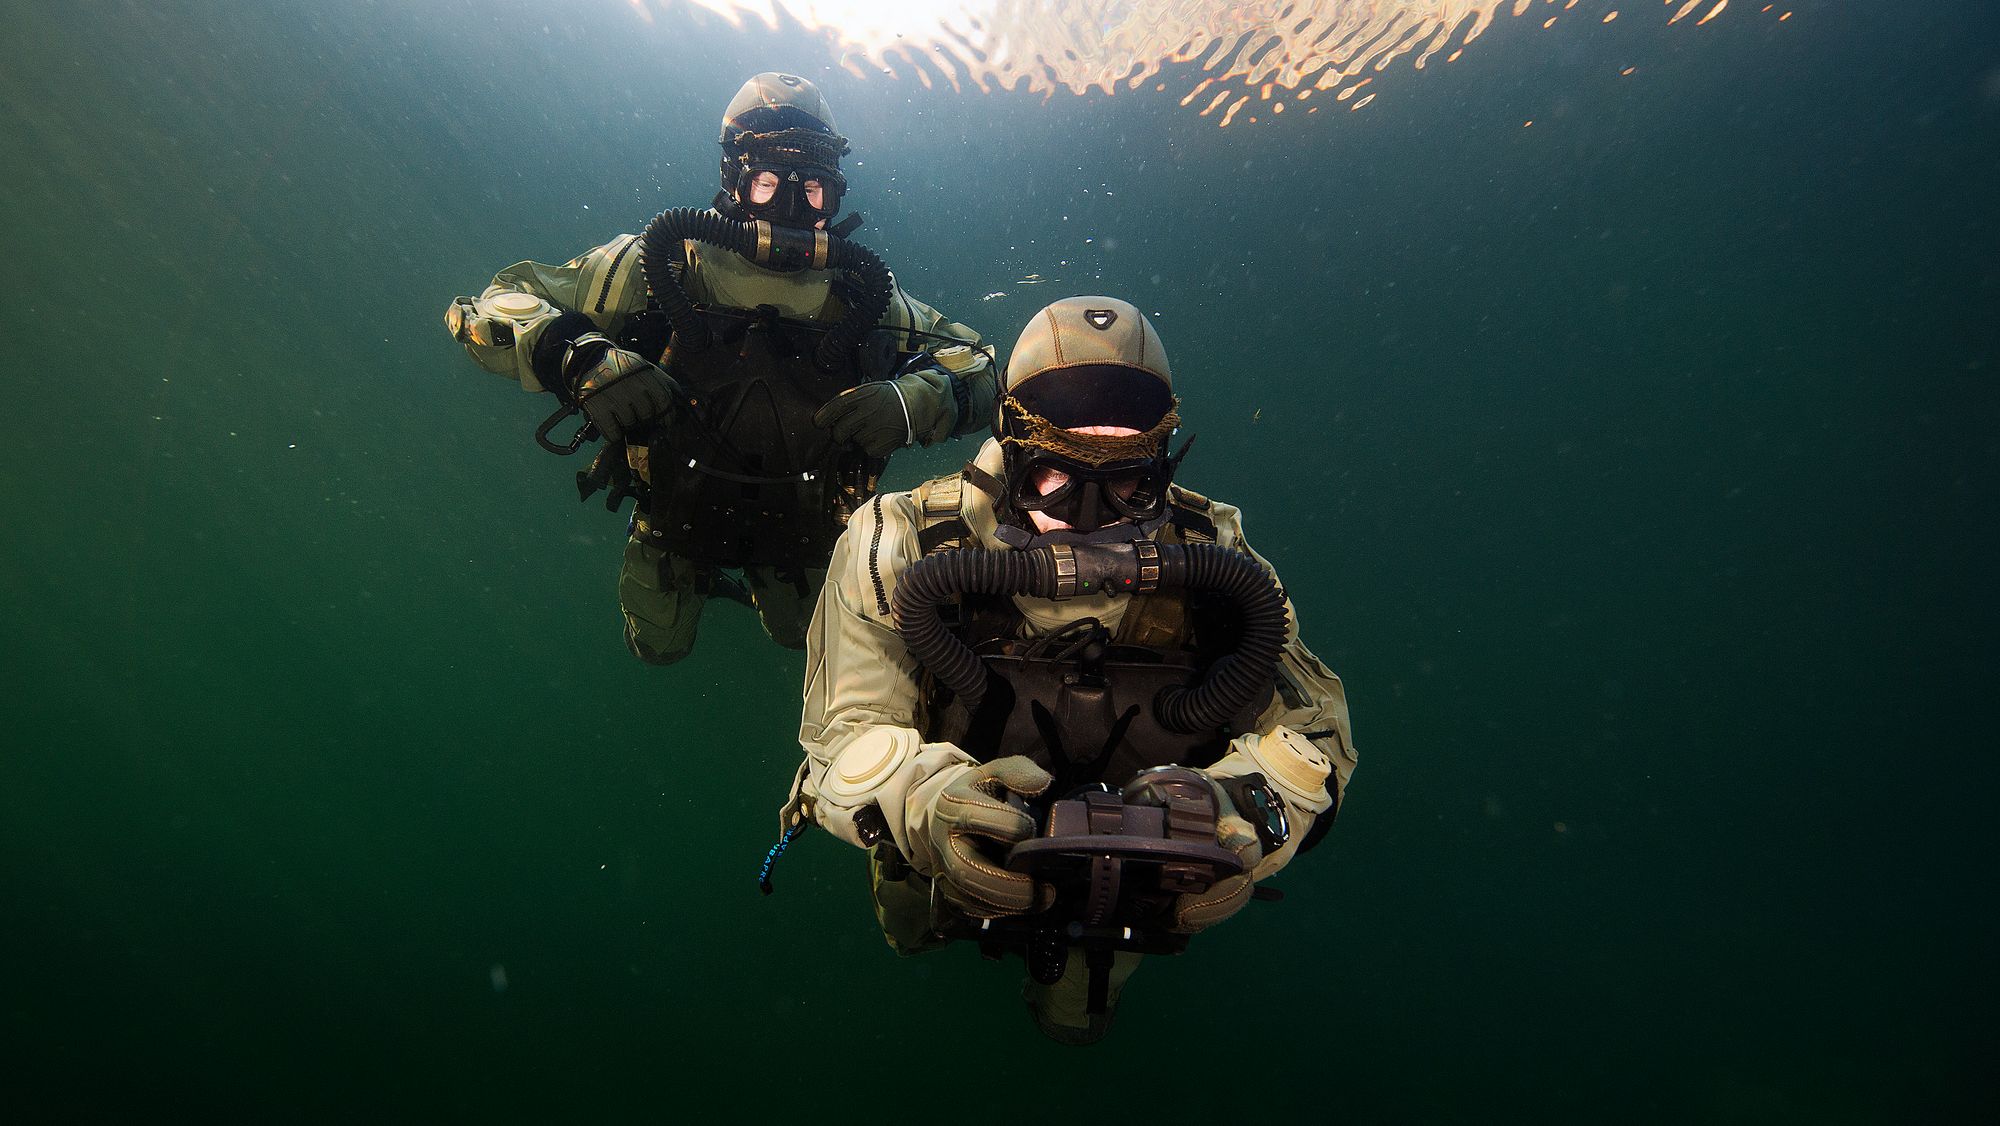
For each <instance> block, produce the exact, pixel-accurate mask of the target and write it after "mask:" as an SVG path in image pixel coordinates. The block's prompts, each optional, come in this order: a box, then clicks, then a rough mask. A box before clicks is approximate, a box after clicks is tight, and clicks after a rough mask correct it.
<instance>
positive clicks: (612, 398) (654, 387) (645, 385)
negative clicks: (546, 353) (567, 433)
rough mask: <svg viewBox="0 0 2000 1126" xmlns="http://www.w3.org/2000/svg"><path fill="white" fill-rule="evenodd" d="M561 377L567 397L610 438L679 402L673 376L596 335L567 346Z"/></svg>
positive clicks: (657, 418)
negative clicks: (567, 391) (568, 392)
mask: <svg viewBox="0 0 2000 1126" xmlns="http://www.w3.org/2000/svg"><path fill="white" fill-rule="evenodd" d="M562 378H563V383H564V385H565V386H567V387H568V388H569V391H570V401H571V402H572V403H574V404H576V406H577V407H579V408H581V409H582V411H583V413H584V414H586V415H589V416H590V421H591V423H592V424H593V425H595V426H596V427H597V432H598V433H600V434H602V435H604V437H605V439H606V440H607V441H612V442H622V441H624V440H625V439H626V436H627V435H629V434H631V433H632V432H633V431H634V430H637V429H641V428H643V427H646V426H648V425H651V424H652V423H655V422H658V421H660V420H661V419H663V418H667V417H669V416H671V415H672V414H673V413H674V411H675V410H676V409H677V408H678V407H679V404H680V401H681V389H680V385H679V384H677V383H675V382H674V381H673V377H671V376H669V375H668V374H667V373H666V372H664V371H661V370H660V369H659V368H657V367H655V366H654V365H652V364H649V363H647V362H646V360H645V358H644V357H642V356H640V355H639V354H638V353H637V352H628V351H626V350H625V349H623V348H620V347H617V346H616V345H614V344H612V343H611V341H609V340H607V339H605V338H604V337H602V336H599V335H598V334H596V333H588V334H586V335H584V336H581V337H578V338H577V340H576V342H575V343H574V344H571V345H570V346H569V350H568V352H567V353H565V354H564V356H563V364H562Z"/></svg>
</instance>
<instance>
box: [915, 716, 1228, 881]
mask: <svg viewBox="0 0 2000 1126" xmlns="http://www.w3.org/2000/svg"><path fill="white" fill-rule="evenodd" d="M1054 781H1055V779H1054V778H1052V777H1050V776H1049V772H1048V771H1046V770H1043V769H1042V768H1041V767H1039V766H1036V765H1035V764H1034V762H1033V761H1032V760H1030V759H1028V758H1025V757H1023V756H1021V755H1013V756H1010V757H1007V758H1002V759H995V760H993V761H992V762H988V763H982V764H979V765H976V766H962V767H960V768H959V773H958V776H957V777H955V778H953V779H952V780H951V781H950V782H948V783H946V784H945V786H944V788H943V789H941V790H939V791H937V797H936V798H935V799H934V800H933V801H932V804H931V808H930V811H929V812H930V816H929V818H928V821H929V824H928V825H927V826H925V829H924V832H923V834H922V836H921V837H919V838H918V840H917V841H915V842H912V843H915V844H917V845H918V851H919V852H927V853H929V855H928V856H921V855H920V856H916V857H912V858H911V859H912V860H913V861H914V862H915V863H916V865H917V868H918V870H919V871H925V870H928V873H929V875H930V876H931V877H932V878H933V879H935V880H936V881H937V887H938V890H939V891H940V892H941V893H942V894H943V895H944V897H945V899H946V900H948V901H950V903H951V904H952V906H954V907H956V908H958V909H959V910H961V911H963V912H965V913H966V914H968V915H972V916H974V917H976V918H993V917H995V916H999V915H1022V914H1026V913H1028V912H1030V911H1040V910H1043V909H1044V908H1047V907H1048V906H1049V905H1050V903H1052V902H1053V901H1054V898H1055V889H1054V888H1051V887H1048V886H1046V885H1044V886H1041V887H1037V886H1036V885H1035V881H1034V880H1033V879H1032V878H1030V877H1028V876H1025V875H1022V874H1021V873H1019V872H1009V871H1007V869H1005V868H1003V867H1001V863H1000V858H1001V856H1003V855H1004V854H1005V852H1006V850H1007V849H1008V848H1009V847H1011V846H1013V845H1015V844H1019V843H1020V842H1022V841H1025V840H1029V839H1031V838H1032V837H1034V835H1035V819H1034V818H1033V817H1031V816H1030V815H1028V814H1026V813H1024V812H1022V811H1021V810H1019V809H1016V808H1015V807H1014V806H1011V805H1009V804H1007V795H1008V794H1009V793H1014V794H1019V795H1020V796H1022V797H1027V798H1032V797H1039V796H1040V795H1041V794H1042V793H1043V791H1045V790H1047V789H1048V788H1049V785H1050V784H1051V783H1053V782H1054ZM1252 843H1253V844H1254V843H1255V838H1254V837H1253V838H1252Z"/></svg>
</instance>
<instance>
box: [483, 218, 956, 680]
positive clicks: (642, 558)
mask: <svg viewBox="0 0 2000 1126" xmlns="http://www.w3.org/2000/svg"><path fill="white" fill-rule="evenodd" d="M639 249H640V248H639V236H637V235H620V236H618V237H617V238H615V239H613V240H611V241H610V242H608V243H605V244H604V245H603V246H600V247H598V248H597V249H595V250H592V251H590V252H588V253H586V254H583V255H581V256H580V257H577V258H574V259H571V260H570V261H569V262H567V263H565V264H563V265H561V266H547V265H543V264H542V263H540V262H517V263H515V264H514V265H512V266H509V267H507V268H506V269H504V270H502V271H500V272H499V273H498V274H496V275H495V276H494V278H493V282H492V284H491V285H489V286H487V287H486V290H485V292H484V293H483V294H481V300H482V302H483V301H485V300H487V299H490V298H492V297H494V296H495V295H497V294H504V293H525V294H528V295H530V296H533V297H538V298H540V299H542V300H543V301H545V302H547V303H548V304H549V305H550V306H552V307H553V308H552V309H551V310H550V311H549V312H548V313H547V314H546V315H544V316H542V317H540V318H539V319H537V320H535V321H534V322H533V323H532V324H529V325H526V326H524V327H521V328H518V329H517V330H516V332H515V343H514V345H513V346H512V347H499V346H492V345H480V344H475V343H467V344H466V345H465V350H466V351H467V352H469V353H471V355H472V358H473V359H474V360H476V361H478V363H479V365H480V366H481V367H483V368H485V369H486V370H487V371H490V372H493V373H495V374H497V375H504V376H508V377H510V378H513V379H515V380H518V381H519V382H520V384H521V386H522V387H523V388H524V389H526V390H529V391H541V390H543V389H544V388H543V387H542V384H541V381H540V380H539V379H538V378H536V376H535V372H534V369H533V366H532V365H531V363H530V358H531V357H532V356H533V355H534V351H535V343H536V341H537V340H539V339H540V337H541V333H542V330H543V329H545V328H546V327H547V326H548V325H549V323H551V322H552V321H554V320H555V318H556V317H557V316H559V315H560V314H561V313H562V312H566V311H573V312H580V313H583V314H584V315H586V316H588V317H589V318H590V319H591V320H592V321H593V322H594V323H595V324H596V325H597V327H598V328H599V329H600V330H601V331H603V332H604V333H605V335H607V336H610V337H612V338H613V339H617V337H618V334H619V332H620V331H622V330H623V329H624V328H625V325H626V322H627V320H628V319H629V318H630V317H632V316H633V315H634V314H636V313H639V312H641V311H643V310H644V309H645V307H646V282H645V277H644V274H643V271H642V270H641V269H640V263H639ZM686 251H687V268H686V270H685V272H684V273H683V274H682V278H681V284H682V286H683V288H685V290H686V291H687V295H688V297H689V298H690V299H691V300H693V301H695V302H697V303H700V304H708V305H721V306H728V307H731V308H739V309H754V308H757V307H758V306H760V305H769V306H773V307H775V308H776V309H777V310H778V312H779V313H780V314H782V315H784V316H788V317H800V318H810V319H830V318H831V317H832V316H833V315H834V314H833V311H832V310H831V309H830V308H829V305H830V303H832V301H833V293H832V284H833V280H834V277H835V274H834V272H833V271H830V270H801V271H797V272H791V273H787V272H782V271H778V270H767V269H765V268H763V267H762V266H758V265H756V264H755V263H753V262H751V261H749V260H748V259H746V258H744V257H742V256H741V255H738V254H734V253H731V252H729V251H726V250H719V249H716V248H713V247H709V246H706V245H703V244H701V243H698V242H693V241H689V242H688V243H686ZM881 323H882V324H883V325H884V326H886V327H889V328H894V329H911V330H916V331H918V332H925V333H934V334H937V335H939V336H945V337H950V338H951V339H952V340H957V341H963V342H965V343H966V344H969V345H977V344H978V342H979V334H978V333H976V332H974V331H973V330H972V329H970V328H968V327H966V326H965V325H962V324H959V323H957V322H955V321H948V320H946V319H945V317H944V316H943V315H942V314H940V313H939V312H938V311H937V310H935V309H932V308H931V307H930V306H928V305H925V304H924V303H923V302H921V301H918V300H916V299H914V298H912V297H910V295H909V294H907V293H904V292H903V289H902V287H901V286H900V285H899V286H897V287H896V288H895V291H894V292H893V293H892V294H891V295H890V301H889V310H888V312H887V313H885V314H884V315H883V317H882V322H881ZM948 343H949V342H947V341H938V340H931V339H927V338H924V337H905V338H904V339H903V341H902V342H901V344H902V346H903V347H904V349H905V350H908V351H925V352H935V351H937V350H938V349H940V348H944V347H947V346H948ZM646 358H647V359H649V360H657V359H658V358H659V357H656V356H648V357H646ZM969 362H970V364H971V366H969V367H967V368H965V369H964V370H961V371H956V372H954V375H955V377H956V378H957V379H959V380H960V381H961V382H962V383H963V384H964V385H965V387H966V389H967V390H968V391H969V392H970V394H969V396H968V406H967V409H966V410H965V411H964V412H963V413H962V414H961V415H960V417H959V418H958V419H957V421H956V425H955V426H954V425H953V420H952V419H951V418H950V417H949V416H947V417H946V418H945V419H943V420H942V421H941V423H940V426H939V432H936V433H929V434H918V435H916V438H917V441H918V443H919V444H921V445H930V444H931V443H933V442H938V441H942V440H944V439H946V438H948V437H952V436H953V435H954V434H968V433H976V432H978V431H981V430H984V429H985V428H986V424H987V422H988V421H989V420H990V419H991V417H992V414H993V399H994V394H995V391H994V373H993V367H992V364H991V362H990V360H989V359H988V358H987V356H985V355H984V354H983V353H980V352H977V351H975V352H974V353H973V354H972V356H971V357H970V358H969ZM921 374H922V376H923V378H925V379H926V380H929V381H934V382H936V383H938V384H939V386H940V389H941V390H943V391H944V392H945V393H946V394H947V395H949V394H950V389H949V388H948V387H944V386H943V382H944V380H945V379H946V376H945V375H944V373H942V372H939V371H935V370H932V371H927V372H923V373H921ZM823 574H824V572H823V571H822V570H820V569H818V568H810V567H809V568H802V569H800V570H799V571H797V572H796V573H780V572H779V570H778V569H777V568H772V567H752V568H749V569H747V570H746V572H745V575H744V578H745V579H746V580H747V584H748V586H749V588H750V594H751V597H752V598H753V599H754V600H755V602H756V604H757V610H758V614H759V616H760V617H761V619H762V620H763V623H764V629H765V632H767V633H769V634H770V635H771V638H772V639H773V640H775V641H777V642H778V643H779V644H780V645H785V646H788V647H791V648H797V647H799V646H800V645H801V644H802V643H803V641H804V638H805V628H806V622H807V613H808V608H809V607H810V606H811V604H812V599H813V597H814V593H815V592H816V591H817V590H818V588H819V584H820V581H821V578H822V575H823ZM713 580H714V576H713V575H712V574H711V573H709V572H708V571H706V570H705V569H704V568H702V567H699V566H697V565H695V564H694V563H692V562H690V561H689V560H686V559H681V558H678V557H676V556H672V555H669V554H666V553H663V552H661V551H660V550H658V549H657V548H654V547H651V546H648V545H646V544H643V543H641V542H639V541H638V540H637V539H633V540H630V541H629V542H628V543H627V544H626V548H625V561H624V567H623V569H622V570H621V572H620V574H619V579H618V601H619V607H620V609H621V610H622V611H623V613H624V617H625V638H626V644H627V645H628V646H629V647H630V648H631V650H632V652H633V653H634V654H635V655H637V656H638V657H640V658H641V659H642V660H646V661H649V662H653V663H660V664H665V663H670V662H672V661H676V660H679V659H680V658H681V657H684V656H686V655H687V653H688V652H689V651H690V650H691V649H693V648H694V643H695V633H696V629H697V627H698V626H699V624H700V621H701V609H702V603H703V602H704V601H705V600H706V598H707V595H708V590H709V587H710V584H711V582H712V581H713Z"/></svg>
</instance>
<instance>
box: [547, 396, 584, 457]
mask: <svg viewBox="0 0 2000 1126" xmlns="http://www.w3.org/2000/svg"><path fill="white" fill-rule="evenodd" d="M575 413H577V409H576V408H575V407H573V406H570V405H568V404H564V405H563V408H562V409H561V410H559V411H557V412H556V413H554V414H552V415H550V416H549V417H548V419H547V420H546V421H544V422H543V423H542V425H541V426H540V427H539V428H537V429H536V431H535V443H536V444H537V445H539V446H541V447H542V448H543V449H545V450H547V451H549V452H550V453H552V454H556V455H558V456H560V457H568V456H569V455H571V454H573V453H575V452H576V451H578V450H580V449H582V448H583V444H584V443H585V442H588V441H590V440H591V439H593V438H595V437H597V424H596V423H594V422H591V421H589V420H588V419H586V420H585V421H584V424H583V425H582V426H579V427H577V428H576V433H575V434H572V435H570V439H569V445H567V446H559V445H557V444H556V443H555V442H554V441H553V440H551V439H550V438H549V431H551V430H554V429H555V428H556V424H557V423H559V422H561V421H562V420H563V419H565V418H568V417H569V416H570V415H573V414H575Z"/></svg>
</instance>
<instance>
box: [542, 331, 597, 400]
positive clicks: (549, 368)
mask: <svg viewBox="0 0 2000 1126" xmlns="http://www.w3.org/2000/svg"><path fill="white" fill-rule="evenodd" d="M597 330H598V329H597V323H596V322H595V321H593V320H591V319H590V318H589V317H586V316H584V315H583V314H582V313H575V312H571V313H564V314H563V315H562V316H560V317H557V318H556V319H555V320H553V321H550V322H549V323H548V324H547V325H546V326H544V327H543V328H542V334H541V335H540V336H539V337H536V339H535V350H534V352H533V353H532V355H531V357H530V359H529V363H530V365H532V366H533V367H534V369H535V378H536V379H538V380H540V381H541V384H542V386H543V387H545V388H547V389H548V391H549V393H550V394H552V395H554V396H555V397H556V398H558V399H561V400H562V401H563V402H565V403H568V402H571V401H572V400H573V398H574V395H573V394H572V393H571V391H570V389H569V385H568V384H567V383H565V382H564V381H563V377H562V362H563V354H564V353H565V352H567V351H569V346H570V345H571V344H574V343H575V342H576V338H577V337H579V336H582V335H583V334H584V333H586V332H596V331H597Z"/></svg>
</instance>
